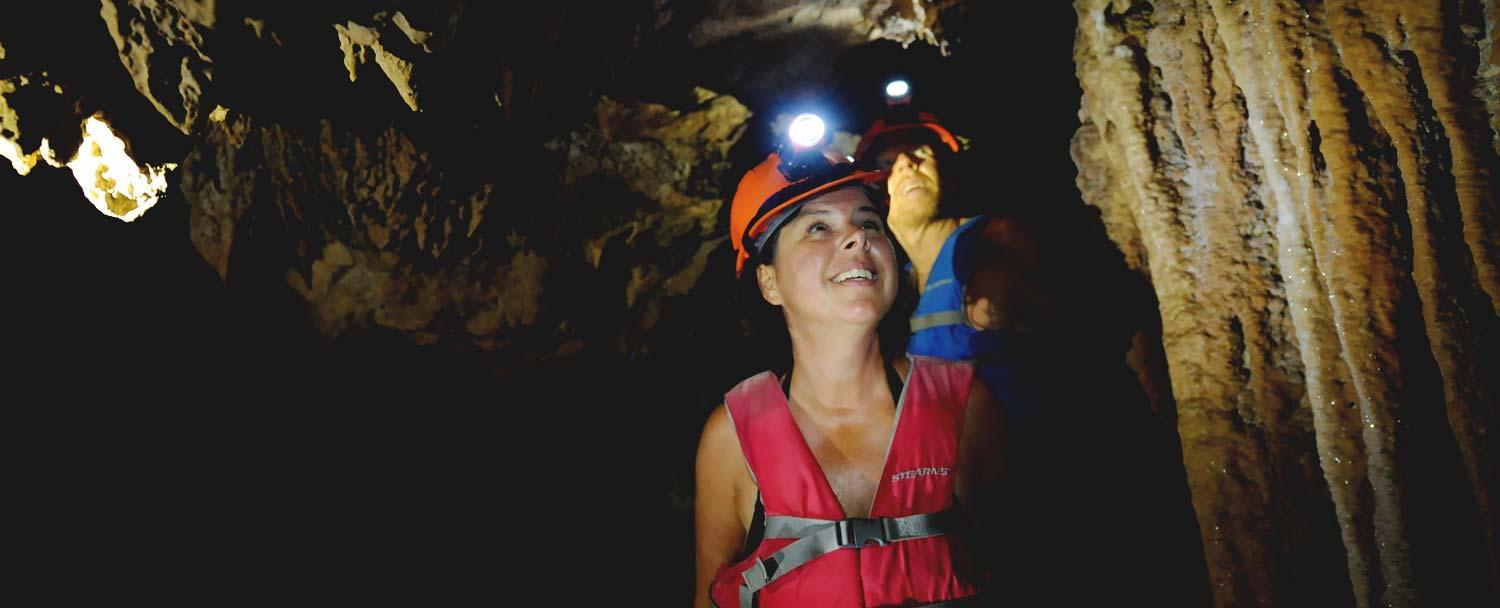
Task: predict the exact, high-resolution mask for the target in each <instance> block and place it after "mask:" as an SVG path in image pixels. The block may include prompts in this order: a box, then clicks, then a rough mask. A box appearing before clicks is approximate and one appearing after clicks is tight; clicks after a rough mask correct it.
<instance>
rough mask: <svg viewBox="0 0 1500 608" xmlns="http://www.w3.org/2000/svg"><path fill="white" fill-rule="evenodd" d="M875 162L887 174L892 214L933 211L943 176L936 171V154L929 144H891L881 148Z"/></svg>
mask: <svg viewBox="0 0 1500 608" xmlns="http://www.w3.org/2000/svg"><path fill="white" fill-rule="evenodd" d="M876 162H877V164H878V165H879V166H880V167H881V169H882V170H884V171H886V174H887V175H888V178H887V181H886V192H887V193H888V194H889V195H890V200H891V213H894V214H901V215H903V216H908V215H910V214H918V215H931V214H933V213H936V211H937V203H938V200H939V198H940V197H941V195H942V179H941V176H940V175H939V174H938V155H937V152H936V150H934V149H933V147H932V145H931V144H928V143H914V144H910V145H900V144H898V145H893V146H890V147H888V148H886V149H884V150H881V152H880V154H879V155H878V156H876Z"/></svg>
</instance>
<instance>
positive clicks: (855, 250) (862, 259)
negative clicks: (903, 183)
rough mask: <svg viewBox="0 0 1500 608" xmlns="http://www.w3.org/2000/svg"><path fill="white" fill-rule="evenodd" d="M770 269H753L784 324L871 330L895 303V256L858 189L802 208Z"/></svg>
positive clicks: (831, 194) (872, 206) (779, 241)
mask: <svg viewBox="0 0 1500 608" xmlns="http://www.w3.org/2000/svg"><path fill="white" fill-rule="evenodd" d="M773 260H774V261H773V262H772V263H771V264H768V265H761V266H759V267H757V269H756V273H757V279H758V280H759V283H760V288H761V295H762V296H764V297H765V298H766V301H767V302H770V303H771V304H774V305H779V306H781V307H782V309H783V310H784V311H785V313H786V316H787V321H788V324H789V325H790V324H794V323H797V322H803V321H807V322H818V323H827V322H846V323H854V324H870V325H874V324H877V323H879V322H880V319H881V318H882V317H884V316H885V313H886V311H889V310H890V308H891V304H892V303H893V302H894V301H895V299H896V288H897V281H898V277H897V270H896V255H895V250H894V248H893V246H892V244H891V240H890V237H889V236H887V234H886V229H885V221H884V220H883V219H881V217H880V213H879V211H878V210H877V209H876V208H875V204H874V203H873V202H871V201H870V198H869V197H868V196H866V195H865V193H864V192H863V191H862V190H861V189H859V188H857V187H848V188H839V189H836V190H832V191H829V192H826V193H823V194H820V195H818V196H816V197H813V198H812V199H810V200H808V201H807V202H806V203H803V205H802V210H801V212H800V213H799V214H798V215H797V217H795V218H792V220H791V221H788V222H787V223H786V224H783V225H782V227H781V233H780V235H778V237H777V242H776V250H775V253H774V256H773Z"/></svg>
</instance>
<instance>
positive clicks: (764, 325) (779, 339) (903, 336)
mask: <svg viewBox="0 0 1500 608" xmlns="http://www.w3.org/2000/svg"><path fill="white" fill-rule="evenodd" d="M860 188H861V189H863V190H865V194H866V195H868V196H870V199H871V200H875V201H878V200H880V199H879V198H877V196H883V194H884V192H883V191H879V192H878V193H877V191H875V186H871V185H861V186H860ZM794 213H795V212H794ZM792 217H795V215H793V216H792ZM792 217H788V218H787V221H785V222H783V223H782V226H785V225H786V224H789V223H791V219H792ZM887 235H889V229H887ZM780 239H781V229H780V227H778V228H777V229H776V231H775V232H773V233H771V236H769V237H767V238H766V242H765V245H764V246H762V247H761V248H760V250H758V251H756V252H755V253H754V254H753V255H752V256H751V257H750V260H749V262H748V263H747V264H746V266H745V271H744V272H743V273H741V274H740V278H739V282H740V285H739V288H738V289H736V290H735V291H736V294H735V295H736V298H737V299H738V300H739V302H738V308H739V310H740V311H741V314H742V315H743V319H744V323H745V326H746V328H747V330H748V331H749V333H750V348H751V349H752V351H754V352H753V355H754V358H755V360H757V361H765V362H766V363H767V367H769V368H770V369H771V370H772V371H774V372H776V373H777V374H781V373H784V372H786V371H788V370H790V369H791V368H792V338H791V333H790V331H789V330H788V329H787V326H786V317H784V316H783V315H782V313H781V308H780V307H779V306H772V305H771V304H770V303H769V302H766V300H765V298H763V297H761V294H760V284H759V282H758V280H757V279H756V271H755V267H757V266H760V265H763V264H770V263H772V262H773V261H774V260H775V255H776V244H777V243H778V242H780ZM890 239H891V245H892V246H893V249H894V250H895V252H896V270H897V273H898V274H899V276H898V277H897V281H896V285H897V288H896V299H895V301H894V302H892V303H891V309H890V310H889V311H887V312H886V314H885V317H884V318H882V319H881V320H880V324H879V325H878V326H877V327H876V336H878V337H879V339H880V351H881V354H882V355H883V356H885V358H887V359H890V358H892V357H897V356H900V355H901V354H903V353H905V352H906V343H907V341H908V340H909V339H910V337H911V314H912V312H914V311H915V310H916V308H917V289H916V285H915V283H914V282H913V281H912V279H911V273H910V272H908V271H907V261H908V260H907V257H906V251H905V250H903V249H902V248H901V244H900V243H898V242H896V238H895V237H890Z"/></svg>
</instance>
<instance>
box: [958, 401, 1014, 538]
mask: <svg viewBox="0 0 1500 608" xmlns="http://www.w3.org/2000/svg"><path fill="white" fill-rule="evenodd" d="M1005 441H1006V439H1005V412H1004V410H1002V409H1001V408H1000V403H999V401H998V400H996V399H995V394H994V393H993V392H991V391H990V389H989V387H988V386H986V385H985V384H984V381H982V380H980V379H979V377H978V376H975V377H974V381H973V384H972V385H970V387H969V405H968V409H967V410H966V411H965V414H964V427H963V434H962V435H961V436H960V437H959V440H958V471H957V478H956V479H955V480H954V481H955V484H954V493H955V494H957V495H958V502H959V505H960V506H961V507H962V508H963V510H964V514H965V515H967V516H968V519H969V522H970V524H971V525H972V526H973V531H974V537H975V539H976V540H977V541H978V543H977V552H978V554H979V555H978V557H980V558H981V560H982V563H984V564H986V565H993V564H995V563H996V561H997V560H996V555H995V552H996V551H997V550H998V543H997V540H998V539H996V538H995V537H996V530H997V525H998V524H999V522H998V521H996V517H997V516H996V514H997V513H1000V512H1002V511H1003V510H1002V509H1001V507H1002V506H1003V505H1000V504H999V503H998V501H999V500H1000V499H1001V493H1002V492H1001V487H1002V484H1003V483H1004V481H1005V445H1006V444H1005Z"/></svg>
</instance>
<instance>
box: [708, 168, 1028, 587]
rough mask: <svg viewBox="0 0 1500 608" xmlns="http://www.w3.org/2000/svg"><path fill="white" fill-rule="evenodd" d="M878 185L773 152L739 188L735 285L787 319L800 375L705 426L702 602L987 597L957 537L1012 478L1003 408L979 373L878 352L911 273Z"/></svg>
mask: <svg viewBox="0 0 1500 608" xmlns="http://www.w3.org/2000/svg"><path fill="white" fill-rule="evenodd" d="M788 173H791V175H793V176H794V177H793V178H789V177H788ZM879 179H880V175H879V174H878V173H873V172H858V171H854V170H853V167H852V166H849V165H832V164H827V165H826V166H822V167H818V168H816V170H813V171H811V172H810V173H805V172H799V171H789V170H788V169H787V168H786V167H784V166H783V164H782V162H781V159H780V158H779V157H778V156H777V155H776V154H772V155H771V156H770V157H769V158H768V159H767V160H766V161H765V162H763V163H762V164H761V165H759V166H757V167H756V168H755V169H753V170H751V171H750V172H749V173H747V174H746V175H745V177H744V179H742V180H741V182H740V186H739V189H738V190H737V191H736V194H735V197H734V201H733V203H732V207H731V210H730V218H731V219H730V238H731V242H732V243H733V245H734V248H735V251H736V254H737V258H736V262H735V266H736V273H737V274H738V273H742V272H744V271H745V270H749V271H751V272H753V273H754V283H755V287H756V289H758V291H759V293H760V296H761V297H762V298H763V299H764V300H765V301H766V302H767V303H769V304H770V305H771V306H775V307H778V308H780V310H781V313H782V315H783V317H784V318H785V321H786V327H787V331H788V334H789V336H790V341H791V347H792V365H791V371H790V372H789V373H788V374H787V375H786V376H784V377H781V378H777V377H776V376H774V375H773V374H771V373H770V372H764V373H762V374H759V375H756V376H754V377H752V378H749V379H747V380H745V381H744V382H742V383H740V384H739V385H738V386H736V387H735V388H734V389H733V390H731V391H730V392H729V393H728V394H727V395H726V396H725V404H724V406H723V407H719V408H715V410H714V411H713V413H712V414H711V415H710V416H709V419H708V421H707V423H706V424H705V425H704V429H703V435H702V438H701V440H700V443H699V448H698V461H697V501H696V505H695V511H696V513H695V519H696V536H697V592H696V595H695V605H697V606H708V605H711V603H712V604H713V605H717V606H719V607H720V608H730V607H732V606H743V607H746V608H749V607H750V606H752V605H759V606H766V607H774V606H804V605H815V606H818V607H819V608H835V607H837V606H894V605H903V606H906V605H944V606H946V605H961V604H963V603H965V602H969V601H972V600H974V599H975V597H976V594H977V592H978V591H979V584H980V580H981V579H982V570H981V569H980V568H979V567H978V566H977V564H976V560H975V559H974V556H973V555H972V551H971V549H969V548H968V547H966V546H965V545H964V544H963V543H962V540H961V538H960V534H958V532H959V531H960V530H961V529H963V528H966V527H974V526H977V525H978V524H979V522H977V521H976V518H975V517H974V514H976V513H981V512H983V509H982V507H983V505H982V504H981V498H980V496H981V494H982V489H983V488H989V487H993V486H994V485H995V484H996V482H997V481H998V480H999V477H1000V466H999V465H1000V463H999V460H1000V456H999V455H1000V453H1001V449H1000V429H1001V426H1002V421H1001V414H1000V409H999V407H998V406H997V404H996V403H995V401H994V398H993V396H992V395H991V394H990V393H989V391H988V390H987V389H985V388H984V386H983V384H982V383H979V382H972V380H973V370H972V368H970V367H969V366H968V365H966V364H962V363H945V362H942V361H939V360H936V359H929V358H925V357H910V358H897V359H895V360H887V359H886V358H885V357H884V356H883V355H882V354H881V353H882V351H881V344H880V339H879V332H878V331H877V328H878V326H879V325H880V322H881V320H882V319H883V318H884V317H885V315H886V314H887V313H888V312H889V311H890V310H891V306H892V304H893V303H894V301H895V299H896V293H897V289H898V285H899V282H900V281H901V277H900V275H899V270H898V266H897V261H896V253H895V247H894V245H893V244H892V241H891V239H890V236H889V235H888V233H887V232H886V228H885V223H884V220H883V218H882V217H881V213H880V210H879V208H878V207H877V206H876V204H875V203H874V202H873V201H872V198H871V197H870V196H869V195H868V194H867V193H866V190H865V189H864V188H863V187H862V186H863V185H865V184H869V183H873V182H876V181H878V180H879Z"/></svg>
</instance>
